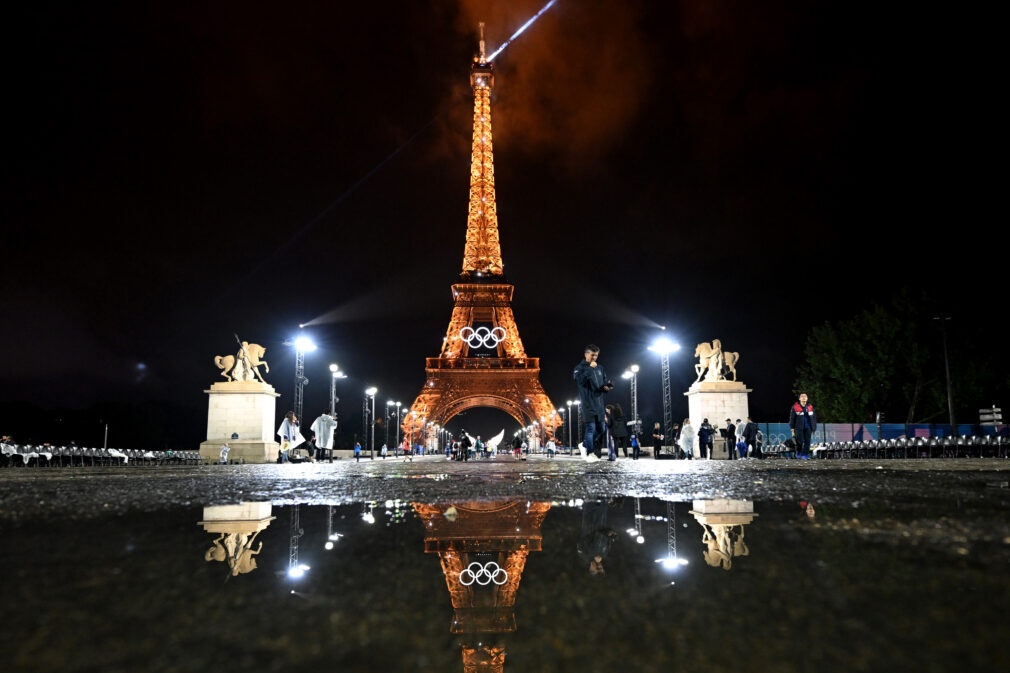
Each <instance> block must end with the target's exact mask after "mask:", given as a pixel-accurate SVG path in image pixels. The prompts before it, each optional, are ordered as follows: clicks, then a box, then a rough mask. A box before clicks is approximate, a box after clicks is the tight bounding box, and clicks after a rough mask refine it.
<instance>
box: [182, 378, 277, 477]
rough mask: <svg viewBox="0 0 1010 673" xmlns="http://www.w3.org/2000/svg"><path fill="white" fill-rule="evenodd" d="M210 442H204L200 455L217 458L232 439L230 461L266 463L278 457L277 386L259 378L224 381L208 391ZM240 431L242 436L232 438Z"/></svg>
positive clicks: (201, 445) (211, 458) (208, 438)
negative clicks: (276, 424) (276, 427)
mask: <svg viewBox="0 0 1010 673" xmlns="http://www.w3.org/2000/svg"><path fill="white" fill-rule="evenodd" d="M204 392H205V393H207V394H208V395H209V396H210V398H209V400H208V407H207V441H206V442H203V443H202V444H200V457H201V458H204V459H209V460H217V459H218V458H219V457H220V454H221V444H222V443H223V442H228V445H229V446H230V447H231V452H230V453H229V454H228V459H229V460H237V459H245V461H246V462H247V463H266V462H273V461H274V460H276V459H277V451H278V449H279V448H280V445H279V444H277V442H275V441H274V423H275V420H276V409H277V398H278V397H280V395H278V394H277V393H276V392H274V388H273V386H271V385H269V384H266V383H261V382H259V381H221V382H220V383H215V384H214V385H212V386H211V387H210V390H205V391H204ZM232 433H238V437H239V438H238V439H237V440H232V439H230V438H231V436H232Z"/></svg>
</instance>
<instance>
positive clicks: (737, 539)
mask: <svg viewBox="0 0 1010 673" xmlns="http://www.w3.org/2000/svg"><path fill="white" fill-rule="evenodd" d="M691 514H693V515H694V518H695V519H697V520H698V523H700V524H701V528H702V531H703V533H702V536H701V541H702V542H704V543H705V551H704V552H703V556H704V557H705V562H706V563H707V564H708V565H710V566H712V567H713V568H722V569H723V570H729V569H730V568H732V567H733V559H734V558H738V557H741V556H748V555H749V554H750V549H749V548H748V547H747V543H746V542H745V541H744V526H745V525H746V524H749V523H750V522H752V521H753V520H754V517H756V516H757V514H755V512H754V503H753V502H751V501H750V500H727V499H724V498H718V499H715V500H695V501H694V506H693V509H692V510H691Z"/></svg>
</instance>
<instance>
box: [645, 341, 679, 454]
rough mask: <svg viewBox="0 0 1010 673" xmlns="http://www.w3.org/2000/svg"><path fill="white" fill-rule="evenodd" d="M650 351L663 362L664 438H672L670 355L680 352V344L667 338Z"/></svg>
mask: <svg viewBox="0 0 1010 673" xmlns="http://www.w3.org/2000/svg"><path fill="white" fill-rule="evenodd" d="M649 350H650V351H652V352H654V353H659V355H660V358H661V359H662V362H663V436H664V437H670V435H671V434H672V433H673V399H672V397H671V395H670V353H676V352H677V351H679V350H680V344H678V343H674V342H673V341H670V340H669V339H667V338H666V337H660V338H658V339H656V340H655V341H654V342H653V344H652V345H651V346H649Z"/></svg>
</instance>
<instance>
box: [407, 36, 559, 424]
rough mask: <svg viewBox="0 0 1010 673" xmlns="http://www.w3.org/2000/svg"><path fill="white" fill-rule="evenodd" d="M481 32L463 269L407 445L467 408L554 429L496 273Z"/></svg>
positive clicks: (473, 74)
mask: <svg viewBox="0 0 1010 673" xmlns="http://www.w3.org/2000/svg"><path fill="white" fill-rule="evenodd" d="M480 28H481V39H480V55H479V56H477V57H475V58H474V62H473V64H472V65H471V67H470V86H471V87H472V88H473V143H472V149H471V154H470V205H469V212H468V214H467V223H466V246H465V248H464V250H463V271H462V273H461V274H460V282H458V283H455V284H454V285H453V286H452V296H453V300H454V302H455V306H454V308H453V311H452V317H451V318H450V319H449V327H448V329H447V330H446V332H445V337H444V338H443V340H442V352H441V353H440V354H439V356H438V357H434V358H426V360H425V373H426V374H427V380H426V381H425V384H424V387H423V388H422V389H421V392H420V393H419V394H418V396H417V399H416V400H414V403H413V404H412V405H411V407H410V411H409V412H408V413H407V415H406V416H405V417H404V419H403V433H404V435H403V436H404V437H409V438H410V439H411V442H412V443H415V442H416V441H417V438H418V435H422V436H424V435H425V433H427V437H428V438H429V439H430V438H432V437H433V436H434V434H435V429H434V427H433V426H434V425H439V426H444V425H445V423H446V422H447V421H448V420H449V419H451V418H452V417H453V416H455V415H456V414H458V413H460V412H462V411H465V410H467V409H470V408H473V407H492V408H495V409H500V410H502V411H504V412H506V413H507V414H509V415H510V416H512V417H513V418H514V419H516V421H518V422H519V424H520V425H522V426H524V427H526V426H529V425H533V424H534V423H536V424H537V425H539V426H541V427H543V428H544V430H545V431H546V433H547V435H548V436H551V435H553V434H554V432H555V431H556V430H557V429H558V428H559V427H560V426H561V418H560V416H559V415H558V413H557V411H556V410H555V407H554V405H553V404H552V403H551V400H550V398H549V397H547V393H545V392H544V389H543V387H542V386H541V385H540V360H539V358H531V357H528V356H527V355H526V350H525V349H524V348H523V342H522V339H521V338H520V337H519V328H518V326H517V325H516V321H515V317H514V316H513V315H512V292H513V290H514V289H515V288H514V286H513V285H510V284H509V283H506V282H505V277H504V273H503V266H504V265H503V264H502V258H501V245H500V244H499V241H498V211H497V207H496V205H495V195H494V157H493V153H492V145H491V89H492V87H493V86H494V67H493V66H492V64H491V63H490V62H489V61H487V59H486V57H485V54H484V24H483V23H482V24H481V25H480ZM538 434H539V433H538Z"/></svg>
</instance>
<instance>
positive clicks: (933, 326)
mask: <svg viewBox="0 0 1010 673" xmlns="http://www.w3.org/2000/svg"><path fill="white" fill-rule="evenodd" d="M940 315H941V313H940V311H939V310H935V309H933V306H932V302H930V300H929V299H928V298H927V297H924V296H920V297H916V298H912V297H910V296H909V295H908V294H906V293H902V294H899V295H896V296H895V297H893V298H892V299H891V300H890V301H889V302H888V303H886V304H874V305H872V306H870V307H869V308H866V309H864V310H862V311H860V312H859V313H857V314H856V315H855V316H852V317H851V318H848V319H845V320H839V321H835V322H825V323H824V324H823V325H820V326H817V327H814V328H813V329H812V330H811V332H810V334H809V335H808V337H807V343H806V348H805V353H804V355H805V359H804V363H803V364H802V365H801V366H800V368H799V372H798V374H797V378H796V391H797V392H799V391H804V392H806V393H807V394H808V395H810V398H811V400H812V401H813V402H814V404H815V405H816V407H817V410H818V418H819V419H821V420H822V421H824V422H829V423H830V422H839V423H844V422H865V421H869V420H873V419H874V417H875V414H876V413H877V412H883V413H884V414H885V419H886V422H889V423H947V422H948V421H949V418H948V407H947V382H946V376H945V373H944V353H943V341H942V334H941V326H940V321H939V320H937V319H936V318H938V317H939V316H940ZM946 330H947V353H948V357H949V360H950V373H951V382H952V389H953V398H954V411H955V416H956V420H957V422H958V423H977V422H978V410H979V409H980V408H982V407H988V406H990V405H992V404H996V405H997V406H1001V405H1002V404H1003V403H1004V402H1005V401H1006V396H1007V390H1008V389H1010V375H1008V368H1007V366H1006V364H1005V361H1004V359H1003V358H1004V357H1005V355H1006V353H1005V349H1004V348H1003V347H1002V344H1005V342H1006V339H1005V338H1003V337H1002V336H1001V332H1002V328H1001V327H1000V326H998V325H995V324H993V323H992V322H991V321H984V320H981V321H980V320H977V319H975V317H974V316H958V315H956V314H955V315H954V316H953V319H951V320H949V321H946Z"/></svg>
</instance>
